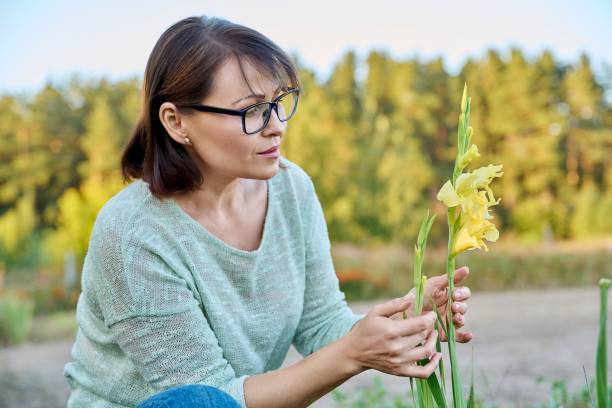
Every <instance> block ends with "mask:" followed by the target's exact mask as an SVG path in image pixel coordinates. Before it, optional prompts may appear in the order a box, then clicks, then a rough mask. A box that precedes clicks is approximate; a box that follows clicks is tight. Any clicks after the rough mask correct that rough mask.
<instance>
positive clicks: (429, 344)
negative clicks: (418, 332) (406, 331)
mask: <svg viewBox="0 0 612 408" xmlns="http://www.w3.org/2000/svg"><path fill="white" fill-rule="evenodd" d="M437 339H438V331H437V330H432V331H431V333H430V334H429V336H428V337H427V341H426V342H425V344H423V345H422V346H419V347H414V348H413V349H411V350H408V351H407V352H406V359H407V360H408V361H410V362H413V361H414V362H417V361H421V360H423V359H431V358H432V357H433V355H434V354H435V353H436V340H437Z"/></svg>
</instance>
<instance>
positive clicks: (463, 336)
mask: <svg viewBox="0 0 612 408" xmlns="http://www.w3.org/2000/svg"><path fill="white" fill-rule="evenodd" d="M473 338H474V334H473V333H470V332H459V331H458V332H456V333H455V340H457V342H458V343H467V342H469V341H470V340H472V339H473Z"/></svg>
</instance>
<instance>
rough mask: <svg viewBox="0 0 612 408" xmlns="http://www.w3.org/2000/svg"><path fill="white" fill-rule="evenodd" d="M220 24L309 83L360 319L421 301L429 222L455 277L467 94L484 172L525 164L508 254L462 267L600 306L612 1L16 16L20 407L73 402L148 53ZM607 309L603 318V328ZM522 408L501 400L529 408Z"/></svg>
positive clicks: (10, 132)
mask: <svg viewBox="0 0 612 408" xmlns="http://www.w3.org/2000/svg"><path fill="white" fill-rule="evenodd" d="M202 14H207V15H213V16H219V17H224V18H227V19H229V20H231V21H234V22H237V23H240V24H244V25H246V26H249V27H252V28H254V29H256V30H258V31H260V32H262V33H263V34H265V35H267V36H268V37H270V38H271V39H272V40H273V41H274V42H276V43H277V44H279V45H280V46H281V47H282V48H283V49H285V50H286V51H287V52H288V53H289V54H290V55H291V56H292V58H293V59H294V61H295V62H296V64H297V65H298V67H299V69H300V75H301V80H302V84H303V97H301V99H300V106H299V107H298V113H297V114H296V117H295V118H294V119H292V121H291V122H290V124H289V127H288V131H287V133H286V137H285V138H284V140H283V145H282V148H281V153H282V154H283V155H284V156H285V157H287V158H289V159H290V160H292V161H294V162H296V163H298V164H299V165H300V166H301V167H302V168H304V170H306V172H307V173H308V174H310V176H311V177H312V179H313V181H314V183H315V186H316V188H317V193H318V195H319V198H320V200H321V202H322V205H323V208H324V212H325V216H326V219H327V223H328V228H329V233H330V237H331V239H332V241H333V252H334V260H335V265H336V272H337V274H338V277H339V280H340V284H341V287H342V289H343V290H344V291H345V293H346V295H347V299H348V300H349V302H350V304H351V306H353V305H354V308H356V309H359V308H360V307H364V306H363V305H367V304H368V303H359V302H372V301H375V300H376V299H384V298H389V297H392V296H398V295H400V294H403V293H404V292H406V291H407V290H409V289H410V287H411V285H412V282H411V276H412V272H411V268H412V248H413V246H414V240H415V235H416V233H417V231H418V225H419V223H420V221H421V219H422V217H423V215H424V214H425V212H426V211H427V209H429V210H430V211H432V212H434V213H436V214H437V215H438V217H437V218H438V220H437V222H436V224H434V227H433V230H432V234H431V239H430V244H429V245H430V246H429V248H428V255H427V260H426V265H425V273H426V274H427V275H430V276H431V275H436V274H440V273H443V271H444V262H445V251H446V223H445V213H446V210H445V207H443V206H442V205H441V204H440V203H439V202H437V200H436V199H435V196H436V194H437V191H438V189H439V187H440V186H441V185H442V184H443V183H444V181H445V180H446V179H448V177H449V175H450V173H451V171H452V162H453V160H454V157H455V145H456V141H455V139H456V137H455V135H456V132H457V120H458V114H459V110H460V98H461V91H462V89H463V84H464V83H467V85H468V88H469V92H470V94H471V96H472V115H471V124H472V126H473V128H474V137H473V141H474V143H476V144H477V145H478V147H479V150H480V152H481V154H482V157H481V159H479V160H477V161H476V162H475V163H474V164H473V167H477V166H479V165H485V164H488V163H496V164H497V163H501V164H503V165H504V176H503V177H502V178H501V179H500V180H498V181H495V182H494V183H493V190H494V192H495V195H496V197H501V199H502V200H501V203H500V205H499V206H497V207H494V210H495V211H494V212H495V219H494V222H495V223H496V225H497V227H498V229H499V230H500V233H501V238H500V241H499V242H498V243H495V244H492V245H490V246H489V247H490V252H468V253H467V254H464V255H462V256H461V258H460V259H459V260H458V264H459V265H461V264H468V265H470V267H471V270H472V274H471V276H470V280H469V282H468V285H469V286H470V287H471V288H472V291H473V292H477V293H482V294H483V295H482V296H483V297H482V298H481V301H482V302H484V303H482V305H483V307H485V305H487V306H486V307H487V308H488V307H489V306H490V307H492V308H495V307H496V305H498V306H499V307H500V308H501V307H502V305H501V304H500V303H499V302H498V301H496V299H500V298H501V297H503V296H510V297H509V298H508V302H507V305H506V307H508V310H509V311H511V310H512V308H513V307H516V302H515V301H512V300H511V299H518V298H520V299H522V300H521V302H523V303H524V304H527V305H529V304H533V305H534V307H536V306H537V305H538V303H537V302H538V301H540V302H544V303H543V306H542V307H543V308H544V309H543V310H544V311H543V313H544V315H543V317H542V318H543V319H545V316H546V311H547V307H549V308H550V309H551V310H552V309H554V310H559V309H558V308H559V307H563V306H564V307H569V306H575V305H576V304H581V305H583V306H584V305H585V304H589V305H590V303H588V301H589V299H593V298H595V297H596V295H597V292H596V291H595V289H593V288H594V287H595V283H596V282H597V281H598V280H599V278H601V277H604V276H607V277H610V276H612V41H610V39H611V38H612V28H611V25H610V24H609V22H610V21H612V4H611V3H610V2H607V1H603V0H601V1H597V0H590V1H584V2H580V3H576V2H571V1H554V2H553V1H544V0H542V1H526V0H519V1H514V2H505V3H501V2H499V3H497V2H490V1H489V2H487V1H484V0H483V1H463V2H450V1H440V2H429V3H426V2H418V3H417V2H401V1H388V0H382V1H377V2H361V3H360V2H349V1H338V2H323V1H319V0H315V1H308V2H300V3H299V4H298V3H295V4H289V3H279V4H276V3H261V2H247V1H232V2H226V3H225V4H222V2H214V3H212V2H209V1H181V2H176V3H168V2H161V1H147V2H143V1H134V2H119V1H104V2H102V1H98V2H77V1H68V0H58V1H54V2H44V1H35V0H32V1H26V2H12V3H9V2H2V4H0V61H1V63H0V345H1V347H3V349H4V350H2V349H0V362H2V361H4V362H5V365H4V367H5V370H7V371H6V372H5V375H2V372H1V371H2V369H0V406H11V404H22V405H19V406H28V405H27V404H30V405H29V406H37V405H36V404H37V402H35V401H33V400H32V399H31V398H32V395H29V396H24V395H23V394H19V393H18V392H16V391H15V390H18V389H19V387H20V384H22V385H23V384H24V383H28V382H29V383H31V382H32V378H38V377H28V376H31V375H39V377H40V378H43V377H45V376H46V377H48V378H49V380H48V381H51V383H48V381H47V385H44V384H43V385H41V386H40V387H39V388H40V390H38V391H39V392H37V393H33V395H34V394H35V395H43V396H44V395H47V394H46V393H50V395H51V396H52V398H51V397H49V396H46V397H41V398H42V399H41V401H47V402H46V403H47V404H49V401H51V400H53V398H56V399H57V400H58V401H60V402H59V405H61V402H62V398H65V396H66V395H67V394H66V392H67V391H66V386H65V385H64V383H63V378H62V376H61V371H58V370H61V368H62V366H63V364H64V363H65V361H66V359H67V358H69V356H68V353H69V348H70V345H71V344H72V338H73V336H74V333H75V330H76V321H75V319H74V307H75V304H76V301H77V299H78V296H79V293H80V269H81V266H82V263H83V259H84V256H85V254H86V251H87V246H88V240H89V235H90V233H91V228H92V225H93V223H94V221H95V217H96V214H97V212H98V211H99V210H100V208H101V207H102V205H104V203H105V202H106V201H107V200H108V199H109V198H110V197H111V196H112V195H113V194H115V193H116V192H117V191H119V190H120V189H121V188H122V187H123V185H122V183H121V179H120V172H119V158H120V153H121V150H122V148H123V146H124V145H125V143H126V142H127V140H128V139H129V137H130V135H131V131H132V128H133V126H134V125H135V124H136V122H137V119H138V116H139V109H140V89H141V85H142V75H143V72H144V68H145V65H146V62H147V58H148V55H149V53H150V52H151V50H152V48H153V46H154V44H155V42H156V41H157V39H158V38H159V36H160V35H161V33H162V32H163V31H164V30H165V29H166V28H167V27H169V26H170V25H171V24H173V23H175V22H176V21H178V20H180V19H182V18H184V17H187V16H191V15H202ZM572 288H573V289H572ZM574 289H575V290H574ZM555 290H557V292H554V291H555ZM513 291H514V292H513ZM542 291H546V292H545V293H546V294H547V296H550V298H546V296H544V297H542V296H540V294H541V293H544V292H542ZM512 293H516V296H517V297H513V295H512ZM530 294H531V295H530ZM487 296H488V297H487ZM521 296H526V297H525V298H522V297H521ZM581 296H582V297H581ZM543 298H546V299H548V300H545V301H543V300H542V299H543ZM570 298H571V299H574V301H573V303H572V302H568V300H567V299H570ZM474 301H475V302H476V305H475V306H474V310H477V305H478V304H479V303H478V297H477V295H475V299H474ZM555 301H556V302H558V305H557V304H555V303H554V302H555ZM486 302H491V303H490V304H489V303H486ZM530 302H533V303H530ZM360 305H361V306H360ZM553 305H554V306H553ZM594 305H595V304H594ZM538 307H539V306H538ZM594 307H595V309H593V310H592V313H591V311H590V309H589V310H588V311H587V310H585V311H584V313H585V314H586V316H591V314H592V316H593V319H594V320H595V319H596V318H597V310H598V309H597V305H595V306H594ZM574 309H576V308H574ZM574 311H576V310H574ZM476 313H477V312H476V311H475V312H474V318H473V319H474V320H473V322H474V323H473V324H474V325H477V324H478V323H479V320H478V318H477V316H479V315H477V314H476ZM503 313H504V312H502V311H501V309H500V313H499V315H497V316H496V315H493V316H490V318H491V319H494V320H495V319H497V320H499V319H501V318H507V316H505V317H502V316H503ZM525 313H526V314H529V313H532V310H530V309H526V310H525ZM567 313H569V312H567ZM560 316H567V315H566V314H565V313H561V315H560ZM481 317H482V316H481ZM482 319H485V320H482V321H480V322H481V324H482V325H483V326H482V327H483V330H487V327H488V328H490V327H491V325H490V324H488V323H487V324H484V323H483V322H485V321H486V318H485V317H482ZM560 319H563V318H562V317H560ZM517 324H519V323H518V322H517ZM551 324H552V323H551ZM560 324H561V323H560ZM536 326H537V327H539V328H541V327H542V326H540V325H536ZM551 327H552V326H551ZM559 330H561V329H559ZM585 330H586V329H585ZM593 333H595V329H593ZM593 333H590V332H585V336H586V337H585V338H586V339H587V340H586V341H587V342H588V341H590V339H592V340H593V347H592V348H593V349H594V345H595V341H596V339H595V337H594V336H595V334H593ZM491 341H492V342H495V341H497V340H495V339H494V338H493V340H491ZM534 341H535V342H536V343H535V344H538V340H537V339H535V340H534ZM542 341H543V340H542ZM576 341H579V342H584V341H585V340H584V339H576ZM20 344H21V345H20ZM19 345H20V346H19ZM45 347H47V348H45ZM590 351H591V350H590V349H589V348H588V347H587V349H585V350H584V352H585V353H587V354H586V355H589V354H588V353H590ZM20 353H21V354H20ZM36 353H38V354H36ZM483 353H484V354H482V356H483V357H482V360H485V359H486V358H485V357H484V356H485V355H486V352H485V351H483ZM465 354H468V355H469V350H466V353H465ZM24 356H30V357H31V356H38V357H37V358H40V359H42V360H41V361H47V362H48V365H44V364H43V365H42V366H41V365H40V364H35V362H33V361H31V364H32V365H31V366H28V364H30V363H28V362H27V361H29V360H28V359H27V358H26V357H24ZM2 359H4V360H2ZM45 359H46V360H45ZM466 361H468V360H466ZM588 364H590V366H589V365H588ZM588 364H587V367H591V366H592V365H593V364H592V362H591V363H588ZM0 367H2V364H0ZM34 367H37V368H34ZM41 367H43V368H41ZM44 367H47V368H44ZM58 367H59V369H58ZM45 369H46V370H47V371H45ZM498 369H500V368H499V367H498V368H491V370H498ZM555 370H556V369H554V368H551V371H550V372H552V373H554V372H558V371H555ZM570 371H571V372H572V373H574V374H572V375H573V377H572V376H571V375H570V376H569V377H567V378H562V380H566V381H568V382H569V384H574V385H575V384H579V382H580V380H581V378H582V381H583V383H584V378H583V377H586V376H587V373H586V370H585V373H584V375H583V370H582V369H581V368H580V366H579V365H578V366H577V367H572V368H571V370H570ZM36 373H37V374H36ZM576 373H577V376H576V375H575V374H576ZM533 374H534V375H533V376H532V377H534V378H535V377H538V375H540V376H541V375H542V373H539V372H535V373H533ZM551 375H552V374H551ZM568 375H569V374H568ZM24 376H25V377H24ZM506 376H507V374H505V375H504V376H503V377H504V378H505V377H506ZM46 377H45V378H46ZM24 378H25V380H24ZM40 378H39V379H40ZM483 378H486V375H484V376H483ZM500 378H501V374H500ZM552 379H554V378H552ZM45 381H46V380H45ZM45 381H42V382H43V383H44V382H45ZM504 381H506V380H504ZM508 381H509V380H508ZM34 382H38V380H36V381H34ZM532 382H533V383H534V384H535V383H536V380H535V379H534V380H533V381H532ZM541 382H542V381H540V382H539V383H541ZM544 382H546V381H544ZM539 383H538V384H539ZM549 385H551V384H550V383H546V384H545V385H544V386H545V387H548V386H549ZM544 386H542V387H544ZM503 387H504V386H503V385H502V386H501V388H503ZM537 387H540V386H536V388H537ZM553 388H554V387H553ZM58 389H59V390H62V391H61V393H60V394H58V393H57V392H58V391H57V390H58ZM2 390H5V391H6V390H13V391H15V392H13V393H12V394H11V393H4V394H3V393H2V392H1V391H2ZM534 392H535V391H534ZM483 393H484V391H483ZM491 394H492V395H493V394H498V392H492V393H491ZM508 394H509V396H508V398H506V399H504V398H502V399H501V400H500V401H501V402H506V403H510V405H511V406H523V405H520V404H521V402H520V401H519V402H518V403H517V402H516V401H514V400H512V394H516V392H509V393H508ZM519 394H520V393H519ZM536 394H537V393H536ZM536 394H534V395H536ZM2 395H4V397H2ZM540 395H541V394H540ZM550 395H552V394H548V393H547V394H545V395H544V396H543V397H542V398H544V399H546V398H548V397H550ZM3 398H4V400H3ZM11 398H12V399H11ZM20 398H21V400H20ZM24 398H26V399H27V398H30V399H29V400H28V401H29V402H28V403H27V404H26V403H25V402H24V401H25V399H24ZM45 398H46V400H45ZM49 398H51V399H49ZM540 400H541V398H540V399H538V397H537V396H534V397H533V398H531V399H529V398H526V399H525V402H524V403H528V402H529V403H536V402H537V401H540ZM15 401H18V402H15ZM19 401H20V402H19ZM64 402H65V401H64ZM512 403H514V404H515V405H512ZM3 404H4V405H3ZM23 404H26V405H23ZM41 404H43V405H40V406H49V405H44V403H43V402H41ZM516 404H518V405H516ZM16 406H17V405H16ZM524 406H527V405H524Z"/></svg>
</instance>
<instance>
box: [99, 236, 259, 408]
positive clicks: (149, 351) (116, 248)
mask: <svg viewBox="0 0 612 408" xmlns="http://www.w3.org/2000/svg"><path fill="white" fill-rule="evenodd" d="M115 225H116V224H115ZM117 228H119V227H113V226H112V224H111V225H110V226H109V225H108V224H107V225H104V226H100V227H99V228H98V229H97V231H95V232H94V235H93V236H92V245H91V246H90V250H91V251H92V253H91V255H88V256H89V257H91V258H90V259H89V260H88V261H89V262H94V263H95V265H96V270H97V273H96V275H97V276H96V292H97V298H98V302H99V304H100V307H101V310H102V314H103V315H104V320H105V324H106V325H107V327H108V328H109V330H110V332H111V334H112V336H113V338H114V339H115V341H116V342H117V344H118V345H119V347H120V348H121V350H122V351H123V352H124V353H125V355H126V357H127V358H128V359H129V361H130V362H131V363H132V364H133V365H134V367H135V368H136V370H137V371H138V372H139V373H140V375H142V377H143V378H144V379H145V381H147V382H148V383H149V384H150V386H151V387H152V388H153V389H154V390H156V391H161V390H164V389H167V388H170V387H173V386H177V385H182V384H206V385H211V386H214V387H217V388H219V389H221V390H223V391H225V392H226V393H228V394H229V395H231V396H232V397H233V398H234V399H235V400H236V401H238V403H239V404H240V405H241V406H242V407H246V403H245V397H244V381H245V380H246V378H247V377H248V376H246V375H245V376H241V377H236V374H235V372H234V369H233V367H232V366H231V364H229V362H228V361H227V360H226V359H225V358H224V355H223V350H222V348H221V347H220V345H219V342H218V340H217V337H216V335H215V333H214V332H213V330H212V329H211V327H210V325H209V323H208V320H207V318H206V316H205V315H204V313H203V311H202V309H201V308H200V306H199V303H198V302H197V300H196V298H195V297H194V295H193V292H192V291H191V289H190V284H189V283H188V281H187V279H186V278H185V272H184V271H183V269H185V267H181V266H180V264H181V263H180V262H179V261H177V259H178V258H179V257H178V255H177V254H176V253H174V252H173V250H172V247H171V246H170V245H168V244H167V242H168V241H167V240H165V239H164V234H163V231H155V233H152V231H150V230H147V229H145V228H142V227H141V226H139V227H133V229H132V233H130V234H126V233H124V232H122V233H120V234H119V231H117ZM96 234H97V235H96ZM114 234H118V236H113V235H114ZM121 242H123V244H121ZM165 243H166V246H164V244H165ZM100 364H104V362H103V361H102V362H100Z"/></svg>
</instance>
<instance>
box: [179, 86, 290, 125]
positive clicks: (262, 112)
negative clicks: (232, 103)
mask: <svg viewBox="0 0 612 408" xmlns="http://www.w3.org/2000/svg"><path fill="white" fill-rule="evenodd" d="M299 94H300V90H299V89H298V88H290V89H289V91H287V92H285V93H283V94H282V95H279V96H278V97H277V98H276V99H274V100H273V101H272V102H259V103H256V104H254V105H251V106H247V107H246V108H244V109H240V110H233V109H225V108H218V107H216V106H208V105H200V104H187V105H177V106H181V107H183V108H191V109H195V110H198V111H200V112H213V113H222V114H225V115H234V116H240V117H241V118H242V130H243V131H244V133H246V134H247V135H252V134H254V133H257V132H259V131H261V130H262V129H264V128H265V127H266V126H267V125H268V122H269V121H270V114H271V112H272V109H274V110H275V111H276V116H278V119H279V120H280V121H281V122H286V121H288V120H289V119H291V117H292V116H293V115H294V114H295V111H296V108H297V103H298V99H299Z"/></svg>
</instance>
